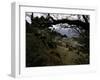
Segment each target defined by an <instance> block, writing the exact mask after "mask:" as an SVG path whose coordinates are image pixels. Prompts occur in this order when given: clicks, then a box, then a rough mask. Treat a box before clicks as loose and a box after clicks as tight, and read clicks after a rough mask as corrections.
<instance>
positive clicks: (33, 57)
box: [26, 13, 89, 67]
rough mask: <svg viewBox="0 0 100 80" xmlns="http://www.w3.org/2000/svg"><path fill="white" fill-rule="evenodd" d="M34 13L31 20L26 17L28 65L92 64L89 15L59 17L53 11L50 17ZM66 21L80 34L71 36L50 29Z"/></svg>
mask: <svg viewBox="0 0 100 80" xmlns="http://www.w3.org/2000/svg"><path fill="white" fill-rule="evenodd" d="M33 15H34V13H32V15H31V22H32V23H31V24H29V23H28V22H27V21H26V67H35V66H56V65H80V64H89V16H88V15H80V16H81V17H83V19H84V21H81V20H80V19H79V20H68V19H67V18H66V19H60V20H59V19H58V20H55V19H53V17H51V16H50V14H49V13H48V15H47V17H46V18H44V17H43V16H41V17H40V18H39V17H34V16H33ZM63 23H67V24H68V25H70V28H74V29H75V30H76V31H77V32H78V34H79V36H78V37H74V36H73V37H70V38H69V37H68V36H67V35H61V34H60V33H58V32H56V31H55V30H51V29H49V27H52V25H56V24H63ZM73 25H74V26H73ZM66 28H67V26H66Z"/></svg>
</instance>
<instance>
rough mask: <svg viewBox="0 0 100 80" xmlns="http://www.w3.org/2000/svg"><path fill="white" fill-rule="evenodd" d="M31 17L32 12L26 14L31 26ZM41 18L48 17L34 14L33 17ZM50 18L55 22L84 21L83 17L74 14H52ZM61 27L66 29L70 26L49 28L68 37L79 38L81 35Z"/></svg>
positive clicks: (57, 25)
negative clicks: (62, 20) (63, 20)
mask: <svg viewBox="0 0 100 80" xmlns="http://www.w3.org/2000/svg"><path fill="white" fill-rule="evenodd" d="M31 15H32V13H31V12H27V13H26V18H25V19H26V21H27V22H28V23H30V24H31V18H30V17H31ZM41 16H44V17H45V18H46V16H47V13H33V17H39V18H40V17H41ZM50 16H52V17H53V18H54V19H55V20H58V19H65V18H67V19H69V20H78V19H79V18H80V19H81V20H83V19H82V16H79V15H74V14H54V13H52V14H50ZM61 26H66V27H69V25H68V24H56V25H53V26H50V27H49V28H50V29H52V30H53V29H55V31H56V32H58V33H60V34H62V35H66V36H68V37H73V36H74V37H77V36H78V35H79V34H78V33H77V32H76V31H75V30H74V29H72V28H62V27H61Z"/></svg>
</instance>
